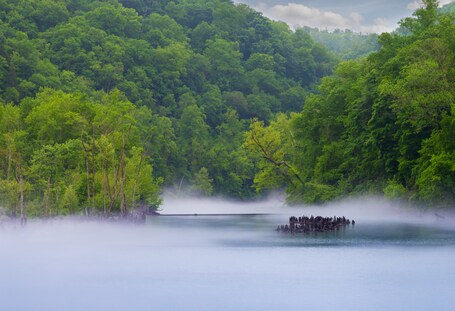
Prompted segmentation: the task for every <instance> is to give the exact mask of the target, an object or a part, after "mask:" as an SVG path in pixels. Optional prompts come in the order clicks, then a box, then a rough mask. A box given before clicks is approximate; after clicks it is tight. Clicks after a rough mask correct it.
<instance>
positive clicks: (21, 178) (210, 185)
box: [0, 0, 455, 216]
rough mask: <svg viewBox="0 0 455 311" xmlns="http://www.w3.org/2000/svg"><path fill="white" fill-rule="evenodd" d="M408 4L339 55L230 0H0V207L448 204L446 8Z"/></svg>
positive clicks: (31, 211)
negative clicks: (374, 199)
mask: <svg viewBox="0 0 455 311" xmlns="http://www.w3.org/2000/svg"><path fill="white" fill-rule="evenodd" d="M424 3H425V7H424V8H422V9H419V10H417V11H416V12H415V14H414V16H413V17H411V18H408V19H405V20H403V21H402V23H401V26H400V27H401V28H402V29H405V30H406V31H404V32H403V33H406V35H400V34H399V33H393V34H387V33H385V34H382V35H380V36H379V44H380V46H381V48H380V50H379V51H378V52H376V53H372V54H370V55H369V56H368V57H364V58H362V59H360V60H349V61H346V62H342V63H340V64H338V65H337V59H339V58H341V57H346V56H345V55H344V56H343V55H337V56H336V55H335V54H334V53H333V52H331V51H329V49H327V48H326V47H324V46H323V45H321V44H320V43H316V42H315V41H314V40H313V39H312V38H311V37H310V35H309V34H308V32H307V31H305V30H304V29H298V30H296V31H291V30H290V29H289V27H288V26H286V25H285V24H284V23H279V22H273V21H271V20H269V19H267V18H265V17H263V16H262V15H261V14H260V13H258V12H256V11H254V10H252V9H251V8H249V7H248V6H246V5H242V4H239V5H234V4H233V3H232V2H231V1H229V0H204V1H202V0H180V1H164V0H163V1H157V0H128V1H127V0H125V1H118V0H107V1H92V0H60V1H59V0H56V1H51V0H27V1H25V0H3V1H0V41H1V45H0V81H1V83H0V98H1V105H0V202H1V204H0V209H1V210H0V212H1V211H6V212H8V213H9V214H11V215H18V214H22V215H25V214H28V215H31V216H52V215H59V214H73V213H86V214H89V213H92V214H110V213H113V212H121V213H123V214H127V213H129V212H131V211H132V210H133V209H135V208H137V207H157V206H158V205H159V204H160V200H161V199H160V192H161V191H162V189H165V188H168V189H171V191H172V192H174V193H182V192H191V193H196V194H200V195H205V196H209V195H223V196H227V197H230V198H238V199H251V198H254V197H256V196H258V195H260V194H261V193H265V192H266V191H268V190H273V189H280V190H281V189H286V190H287V192H288V195H289V202H324V201H327V200H331V199H334V198H339V197H344V196H348V195H353V194H383V193H384V194H385V195H386V196H387V197H391V198H400V199H403V200H411V201H412V202H422V203H425V204H429V205H432V206H436V205H441V204H442V205H453V202H454V200H455V120H454V113H455V107H454V96H455V94H454V92H455V87H454V86H455V85H454V79H455V71H454V52H455V41H454V40H455V29H454V28H455V26H454V17H453V15H445V13H438V10H437V3H436V1H433V0H426V1H424ZM357 51H361V49H357ZM335 66H336V69H335V70H334V68H335Z"/></svg>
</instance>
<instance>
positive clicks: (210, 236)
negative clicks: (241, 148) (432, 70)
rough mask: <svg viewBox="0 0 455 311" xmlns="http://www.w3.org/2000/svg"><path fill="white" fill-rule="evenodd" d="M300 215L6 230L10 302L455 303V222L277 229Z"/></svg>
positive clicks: (3, 278) (4, 277) (349, 306)
mask: <svg viewBox="0 0 455 311" xmlns="http://www.w3.org/2000/svg"><path fill="white" fill-rule="evenodd" d="M297 215H300V214H298V213H297ZM339 215H340V214H339ZM288 216H289V215H287V214H279V215H263V216H211V217H208V216H197V217H191V216H187V217H155V218H149V219H148V220H147V223H146V224H145V225H141V226H133V225H119V224H106V223H101V224H100V223H94V222H74V221H68V220H62V221H53V222H49V223H46V224H43V223H30V224H29V225H28V226H27V227H26V228H25V229H20V228H13V227H11V226H7V227H4V228H3V229H1V228H0V310H5V311H6V310H8V311H13V310H282V309H286V310H299V309H300V310H331V309H336V310H453V307H454V305H455V296H454V294H453V293H454V291H455V227H454V226H453V225H452V222H451V221H448V220H441V221H434V220H431V221H426V220H425V221H396V219H393V220H390V219H389V220H385V219H381V220H378V221H373V220H371V219H368V220H367V219H365V220H361V221H359V220H357V224H356V226H355V227H353V228H348V229H346V230H341V231H339V232H336V233H325V234H313V235H307V236H303V235H286V234H280V233H276V232H275V231H274V228H275V227H276V226H277V225H279V224H284V223H286V222H287V219H288ZM347 216H348V215H347Z"/></svg>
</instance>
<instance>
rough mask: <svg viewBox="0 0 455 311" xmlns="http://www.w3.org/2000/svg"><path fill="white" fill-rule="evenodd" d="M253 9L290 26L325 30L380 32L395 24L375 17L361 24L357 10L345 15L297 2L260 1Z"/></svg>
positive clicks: (360, 17)
mask: <svg viewBox="0 0 455 311" xmlns="http://www.w3.org/2000/svg"><path fill="white" fill-rule="evenodd" d="M255 9H257V10H258V11H261V12H262V13H263V14H264V15H265V16H267V17H269V18H271V19H274V20H280V21H283V22H285V23H287V24H288V25H289V26H290V27H291V28H297V27H303V26H309V27H316V28H319V29H327V30H335V29H350V30H353V31H357V32H363V33H373V32H376V33H381V32H386V31H392V30H393V29H394V28H395V26H396V25H395V24H393V23H390V22H389V21H388V20H386V19H376V20H375V21H374V22H373V24H369V25H367V24H363V21H364V18H363V16H362V15H361V14H359V13H357V12H351V13H350V14H349V16H347V17H346V16H343V15H341V14H339V13H335V12H332V11H324V10H320V9H318V8H313V7H308V6H305V5H303V4H298V3H288V4H286V5H281V4H278V5H273V6H269V5H267V4H265V3H261V4H259V5H257V6H256V7H255Z"/></svg>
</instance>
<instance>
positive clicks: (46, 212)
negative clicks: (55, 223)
mask: <svg viewBox="0 0 455 311" xmlns="http://www.w3.org/2000/svg"><path fill="white" fill-rule="evenodd" d="M50 192H51V177H50V176H49V177H48V178H47V190H46V195H45V197H44V208H45V209H44V216H46V217H49V216H50V206H49V195H50Z"/></svg>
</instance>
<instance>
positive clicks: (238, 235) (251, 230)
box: [148, 215, 455, 247]
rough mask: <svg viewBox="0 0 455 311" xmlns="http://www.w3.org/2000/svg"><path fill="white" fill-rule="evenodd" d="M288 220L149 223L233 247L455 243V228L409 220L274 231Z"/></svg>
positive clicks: (242, 217)
mask: <svg viewBox="0 0 455 311" xmlns="http://www.w3.org/2000/svg"><path fill="white" fill-rule="evenodd" d="M284 221H286V216H279V215H270V216H268V215H233V216H203V215H199V216H172V217H166V216H160V217H150V218H148V223H149V224H150V225H154V226H161V227H164V228H168V229H169V228H173V229H175V230H176V231H179V230H183V229H185V228H186V229H188V228H193V229H195V228H197V229H198V230H203V231H206V234H207V237H208V238H211V239H212V240H214V241H216V242H217V243H219V244H220V245H223V246H232V247H277V246H281V247H335V246H349V247H366V246H403V247H407V246H445V245H446V246H449V245H450V246H453V245H455V228H451V227H444V226H438V225H437V224H436V225H435V224H426V223H406V222H396V221H394V222H387V221H381V222H371V221H366V222H364V223H362V222H360V223H359V222H358V223H357V224H356V225H355V226H349V227H346V228H341V229H340V230H338V231H334V232H319V233H309V234H301V233H300V234H299V233H297V234H290V233H279V232H275V231H274V229H275V228H276V226H277V224H280V223H283V222H284Z"/></svg>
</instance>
